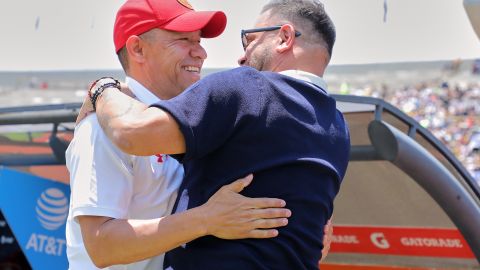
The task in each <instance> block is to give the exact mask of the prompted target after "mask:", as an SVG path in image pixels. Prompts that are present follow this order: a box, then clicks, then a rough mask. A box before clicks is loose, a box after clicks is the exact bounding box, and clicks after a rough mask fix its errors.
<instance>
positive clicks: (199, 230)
mask: <svg viewBox="0 0 480 270" xmlns="http://www.w3.org/2000/svg"><path fill="white" fill-rule="evenodd" d="M189 211H190V212H191V213H192V214H193V216H194V220H195V221H194V222H193V225H194V227H195V229H196V234H198V236H199V237H202V236H206V235H209V234H211V233H210V232H209V226H208V221H209V220H208V218H207V215H206V211H207V210H206V209H205V206H203V205H202V206H198V207H195V208H192V209H190V210H189Z"/></svg>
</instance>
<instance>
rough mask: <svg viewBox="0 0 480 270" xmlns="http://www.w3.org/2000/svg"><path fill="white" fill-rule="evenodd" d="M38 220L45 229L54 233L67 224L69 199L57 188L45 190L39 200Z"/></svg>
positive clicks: (36, 208)
mask: <svg viewBox="0 0 480 270" xmlns="http://www.w3.org/2000/svg"><path fill="white" fill-rule="evenodd" d="M35 211H36V213H37V219H38V221H39V222H40V224H41V225H42V227H43V228H45V229H47V230H50V231H53V230H57V229H58V228H60V226H62V225H63V224H65V220H66V218H67V215H68V199H67V197H65V194H64V193H63V192H62V191H61V190H59V189H57V188H49V189H47V190H45V191H44V192H43V193H42V194H41V195H40V198H38V199H37V206H36V207H35Z"/></svg>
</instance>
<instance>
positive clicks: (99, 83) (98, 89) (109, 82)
mask: <svg viewBox="0 0 480 270" xmlns="http://www.w3.org/2000/svg"><path fill="white" fill-rule="evenodd" d="M107 88H116V89H117V90H121V86H120V82H119V81H118V80H116V79H114V78H112V77H102V78H100V79H98V80H96V81H94V82H93V83H92V85H91V86H90V89H89V90H88V96H89V97H90V102H91V103H92V106H93V110H94V111H95V110H96V108H97V106H96V103H97V100H98V98H99V97H100V96H101V95H102V93H103V91H104V90H105V89H107Z"/></svg>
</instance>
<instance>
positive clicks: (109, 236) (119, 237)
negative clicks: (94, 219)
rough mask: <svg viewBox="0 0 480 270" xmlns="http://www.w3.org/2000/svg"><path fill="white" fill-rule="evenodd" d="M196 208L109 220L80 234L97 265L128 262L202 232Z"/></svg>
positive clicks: (179, 243)
mask: <svg viewBox="0 0 480 270" xmlns="http://www.w3.org/2000/svg"><path fill="white" fill-rule="evenodd" d="M205 232H206V230H205V226H203V222H202V216H201V213H200V211H197V210H196V209H191V210H189V211H186V212H183V213H180V214H176V215H171V216H166V217H163V218H158V219H152V220H124V219H110V220H108V221H106V222H104V223H103V224H101V225H100V226H99V227H97V228H96V229H94V230H90V231H88V229H85V230H84V227H83V226H82V235H83V238H84V241H85V245H86V247H87V251H88V253H89V255H90V257H91V258H92V261H93V262H94V263H95V265H97V266H98V267H101V268H103V267H107V266H111V265H116V264H129V263H133V262H137V261H141V260H144V259H147V258H150V257H154V256H157V255H159V254H162V253H164V252H167V251H169V250H171V249H173V248H176V247H178V246H180V245H181V244H184V243H186V242H189V241H192V240H194V239H196V238H198V237H201V236H203V235H205Z"/></svg>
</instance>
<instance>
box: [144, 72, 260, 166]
mask: <svg viewBox="0 0 480 270" xmlns="http://www.w3.org/2000/svg"><path fill="white" fill-rule="evenodd" d="M261 78H262V76H261V75H260V73H259V72H258V71H256V70H255V69H252V68H248V67H241V68H237V69H233V70H229V71H225V72H219V73H215V74H212V75H210V76H207V77H205V78H204V79H202V80H200V81H199V82H197V83H195V84H194V85H192V86H191V87H189V88H188V89H187V90H185V92H183V93H182V94H180V95H179V96H177V97H175V98H173V99H170V100H166V101H160V102H159V103H156V104H153V105H152V106H154V107H158V108H161V109H163V110H165V111H167V112H169V113H170V114H171V115H172V116H173V117H174V118H175V120H176V121H177V123H178V125H179V126H180V129H181V132H182V133H183V135H184V137H185V144H186V153H185V155H184V156H183V159H182V160H181V161H183V162H184V161H186V160H191V159H195V158H200V157H203V156H204V155H206V154H208V153H210V152H212V151H215V149H216V148H218V147H219V146H220V145H222V144H223V143H224V142H225V141H226V140H228V138H229V137H230V136H231V135H232V134H233V132H234V131H235V130H236V129H237V128H238V127H239V126H241V125H242V123H244V122H245V121H249V120H254V119H256V117H257V116H258V113H259V109H260V104H261V102H262V101H261V99H262V93H261V92H262V84H263V81H262V79H261Z"/></svg>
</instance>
